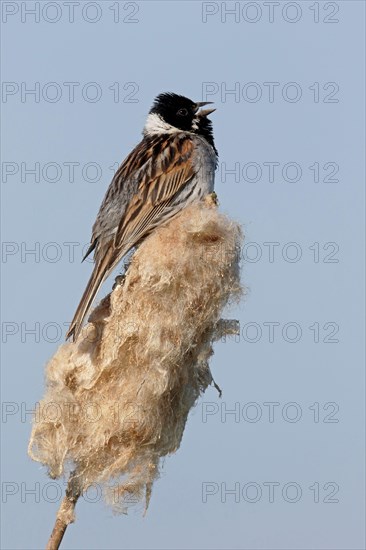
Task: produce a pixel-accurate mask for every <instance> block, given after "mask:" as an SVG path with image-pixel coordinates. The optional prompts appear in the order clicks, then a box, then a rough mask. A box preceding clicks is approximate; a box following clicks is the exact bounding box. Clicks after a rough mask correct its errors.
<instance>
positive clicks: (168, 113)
mask: <svg viewBox="0 0 366 550" xmlns="http://www.w3.org/2000/svg"><path fill="white" fill-rule="evenodd" d="M209 103H211V102H210V101H198V102H194V101H192V100H191V99H188V98H187V97H184V96H182V95H178V94H173V93H170V92H166V93H163V94H160V95H158V96H157V97H156V98H155V101H154V104H153V106H152V107H151V109H150V112H149V117H148V120H147V123H146V126H145V132H146V133H150V134H151V133H166V132H169V131H171V130H174V129H178V130H182V131H184V132H193V133H195V134H199V135H201V136H203V137H204V138H205V139H206V140H207V141H208V142H209V143H210V144H211V145H212V146H213V147H214V141H213V135H212V122H211V121H210V120H209V119H208V118H207V115H209V114H210V113H213V111H215V109H203V110H201V111H200V110H199V109H200V107H203V106H204V105H208V104H209Z"/></svg>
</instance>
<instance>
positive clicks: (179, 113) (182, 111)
mask: <svg viewBox="0 0 366 550" xmlns="http://www.w3.org/2000/svg"><path fill="white" fill-rule="evenodd" d="M177 115H179V116H187V115H188V111H187V109H179V111H178V112H177Z"/></svg>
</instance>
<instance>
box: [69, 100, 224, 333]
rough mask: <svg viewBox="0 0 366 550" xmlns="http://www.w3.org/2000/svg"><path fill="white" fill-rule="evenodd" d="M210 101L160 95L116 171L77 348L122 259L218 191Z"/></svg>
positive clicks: (78, 319)
mask: <svg viewBox="0 0 366 550" xmlns="http://www.w3.org/2000/svg"><path fill="white" fill-rule="evenodd" d="M209 104H212V102H211V101H198V102H195V101H192V100H191V99H188V98H187V97H184V96H182V95H179V94H176V93H172V92H164V93H161V94H159V95H158V96H157V97H156V98H155V100H154V102H153V105H152V107H151V109H150V111H149V113H148V116H147V119H146V123H145V126H144V128H143V132H142V135H143V138H142V140H141V141H140V143H138V145H136V147H135V148H134V149H133V150H132V151H131V153H130V154H129V155H128V156H127V157H126V159H125V160H124V161H123V162H122V163H121V165H120V166H119V168H118V169H117V171H116V173H115V175H114V177H113V179H112V181H111V183H110V185H109V187H108V189H107V192H106V194H105V196H104V199H103V201H102V204H101V206H100V209H99V212H98V215H97V217H96V221H95V223H94V225H93V228H92V237H91V241H90V246H89V248H88V250H87V252H86V254H85V256H84V258H83V260H82V261H84V260H85V258H87V257H88V256H89V254H91V253H92V252H93V251H94V268H93V271H92V274H91V276H90V279H89V281H88V283H87V286H86V288H85V291H84V294H83V295H82V298H81V300H80V303H79V305H78V307H77V309H76V312H75V315H74V318H73V320H72V321H71V324H70V326H69V329H68V331H67V333H66V340H68V339H70V338H71V337H72V339H73V341H74V342H76V340H77V338H78V336H79V334H80V331H81V329H82V324H83V321H84V319H85V317H86V316H87V314H88V312H89V310H90V308H91V306H92V303H93V301H94V299H95V296H96V294H97V292H98V291H99V289H100V287H101V285H102V283H103V282H104V281H105V279H106V278H107V277H108V275H109V274H110V273H111V272H112V271H113V269H114V268H115V267H116V266H117V264H118V263H119V262H120V261H121V260H122V258H123V257H124V256H125V255H126V254H127V253H128V252H129V251H130V250H131V249H132V248H134V247H137V246H139V245H140V244H141V242H142V241H143V240H144V239H145V238H146V237H147V236H148V235H150V234H151V233H152V232H153V230H154V229H155V228H157V227H159V226H161V225H162V224H165V223H166V222H167V221H168V220H170V219H171V218H173V217H174V216H176V215H177V214H178V213H179V212H181V210H182V209H183V208H185V207H187V206H188V205H190V204H192V203H193V202H195V201H199V200H201V199H202V198H203V197H204V196H205V195H207V194H210V193H212V192H213V190H214V178H215V169H216V167H217V162H218V152H217V149H216V147H215V143H214V137H213V129H212V122H211V120H210V119H208V118H207V116H208V115H209V114H211V113H213V112H214V111H215V110H216V109H214V108H208V109H202V107H204V106H205V105H209Z"/></svg>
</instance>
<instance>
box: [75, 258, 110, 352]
mask: <svg viewBox="0 0 366 550" xmlns="http://www.w3.org/2000/svg"><path fill="white" fill-rule="evenodd" d="M109 260H110V258H109V254H108V253H107V254H106V255H105V256H104V258H103V259H102V260H101V261H100V262H98V263H97V264H95V266H94V269H93V272H92V274H91V277H90V279H89V281H88V284H87V285H86V289H85V290H84V294H83V296H82V298H81V300H80V303H79V305H78V307H77V310H76V312H75V315H74V318H73V320H72V321H71V324H70V326H69V330H68V331H67V333H66V340H68V339H69V338H71V336H72V337H73V341H74V342H75V341H76V340H77V337H78V336H79V334H80V331H81V328H82V324H83V321H84V319H85V317H86V315H87V314H88V312H89V309H90V307H91V305H92V303H93V300H94V298H95V296H96V294H97V292H98V290H99V289H100V287H101V285H102V283H103V281H104V279H105V278H106V276H107V275H108V273H109V272H110V270H111V266H110V263H109Z"/></svg>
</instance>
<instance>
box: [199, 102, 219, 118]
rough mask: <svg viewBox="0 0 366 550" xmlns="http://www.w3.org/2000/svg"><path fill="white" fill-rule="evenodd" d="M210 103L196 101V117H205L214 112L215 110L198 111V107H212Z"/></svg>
mask: <svg viewBox="0 0 366 550" xmlns="http://www.w3.org/2000/svg"><path fill="white" fill-rule="evenodd" d="M212 103H213V102H212V101H197V103H196V113H197V115H198V116H207V115H210V114H211V113H213V112H214V111H216V109H202V110H201V111H198V109H199V108H200V107H203V106H204V105H212Z"/></svg>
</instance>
